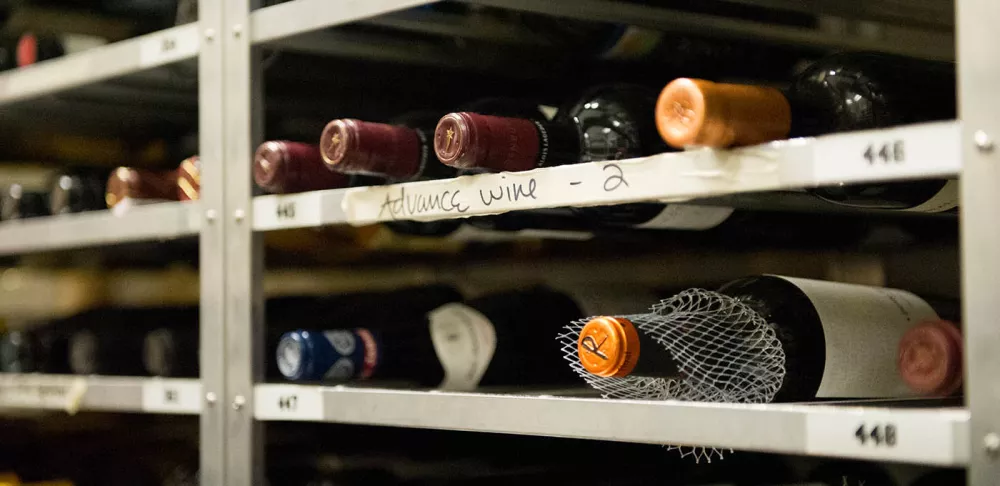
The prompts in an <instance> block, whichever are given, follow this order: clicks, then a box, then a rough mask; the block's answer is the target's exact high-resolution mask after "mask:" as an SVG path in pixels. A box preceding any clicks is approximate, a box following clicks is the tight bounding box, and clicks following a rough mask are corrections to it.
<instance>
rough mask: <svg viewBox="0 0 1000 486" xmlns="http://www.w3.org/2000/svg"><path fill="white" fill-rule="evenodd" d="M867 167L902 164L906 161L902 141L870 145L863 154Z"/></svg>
mask: <svg viewBox="0 0 1000 486" xmlns="http://www.w3.org/2000/svg"><path fill="white" fill-rule="evenodd" d="M863 156H864V158H865V160H867V161H868V165H875V164H890V163H903V162H905V161H906V151H905V150H904V149H903V141H902V140H893V141H889V142H881V143H870V144H868V146H867V147H865V152H864V154H863Z"/></svg>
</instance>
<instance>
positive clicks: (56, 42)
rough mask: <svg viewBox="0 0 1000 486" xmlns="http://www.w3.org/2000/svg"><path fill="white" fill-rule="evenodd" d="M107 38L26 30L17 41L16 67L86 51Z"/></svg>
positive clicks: (105, 41)
mask: <svg viewBox="0 0 1000 486" xmlns="http://www.w3.org/2000/svg"><path fill="white" fill-rule="evenodd" d="M107 43H108V41H107V39H103V38H100V37H96V36H91V35H83V34H59V35H48V34H36V33H33V32H27V33H24V34H22V35H21V37H20V38H19V39H18V41H17V65H18V67H24V66H30V65H32V64H35V63H39V62H42V61H47V60H49V59H55V58H57V57H61V56H65V55H69V54H74V53H77V52H82V51H86V50H89V49H93V48H95V47H99V46H102V45H104V44H107Z"/></svg>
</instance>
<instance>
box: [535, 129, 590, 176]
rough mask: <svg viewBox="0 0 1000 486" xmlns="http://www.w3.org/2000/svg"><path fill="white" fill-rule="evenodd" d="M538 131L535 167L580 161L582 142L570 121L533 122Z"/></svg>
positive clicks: (577, 130)
mask: <svg viewBox="0 0 1000 486" xmlns="http://www.w3.org/2000/svg"><path fill="white" fill-rule="evenodd" d="M535 128H536V129H537V131H538V142H539V143H538V146H539V151H538V156H537V162H536V163H535V167H552V166H556V165H565V164H575V163H578V162H580V157H581V152H582V147H583V143H582V140H580V131H579V129H578V128H577V126H576V125H575V124H573V123H572V122H567V121H563V122H555V121H552V122H535Z"/></svg>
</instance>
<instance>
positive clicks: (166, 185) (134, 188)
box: [104, 167, 177, 208]
mask: <svg viewBox="0 0 1000 486" xmlns="http://www.w3.org/2000/svg"><path fill="white" fill-rule="evenodd" d="M124 199H137V200H165V201H176V200H177V171H175V170H167V171H154V170H145V169H133V168H131V167H119V168H117V169H115V170H114V171H112V172H111V177H109V178H108V187H107V190H106V192H105V195H104V200H105V201H106V202H107V203H108V207H109V208H110V207H114V206H115V205H116V204H118V203H120V202H122V200H124Z"/></svg>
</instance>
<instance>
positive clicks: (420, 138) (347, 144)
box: [320, 98, 543, 182]
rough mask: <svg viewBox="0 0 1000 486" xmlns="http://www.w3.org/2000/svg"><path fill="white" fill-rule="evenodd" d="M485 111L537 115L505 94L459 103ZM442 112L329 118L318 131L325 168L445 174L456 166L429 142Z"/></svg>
mask: <svg viewBox="0 0 1000 486" xmlns="http://www.w3.org/2000/svg"><path fill="white" fill-rule="evenodd" d="M462 110H463V111H470V112H474V113H480V114H487V115H503V116H518V117H525V118H528V119H531V120H538V119H542V118H543V116H542V113H541V111H540V110H539V108H538V106H537V105H534V104H531V103H527V102H524V101H520V100H512V99H507V98H486V99H482V100H478V101H475V102H472V103H468V104H466V105H463V106H462ZM443 115H444V114H443V113H433V112H429V113H428V112H417V113H410V114H406V115H402V116H400V117H397V118H395V119H394V120H392V121H390V122H389V123H388V124H383V123H373V122H367V121H361V120H354V119H350V118H344V119H338V120H333V121H331V122H330V123H328V124H327V125H326V128H324V129H323V134H322V135H321V136H320V152H321V153H322V155H323V160H324V161H325V162H326V164H327V166H328V167H329V168H330V169H331V170H335V171H338V172H343V173H345V174H359V175H368V176H374V177H379V178H383V179H385V180H387V181H389V182H405V181H414V180H427V179H447V178H450V177H455V176H456V175H458V171H457V170H456V169H455V168H453V167H449V166H447V165H444V164H441V163H440V160H438V158H437V157H436V154H435V152H434V147H433V143H434V142H433V138H434V130H435V128H436V127H437V124H438V121H439V120H441V117H442V116H443Z"/></svg>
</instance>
